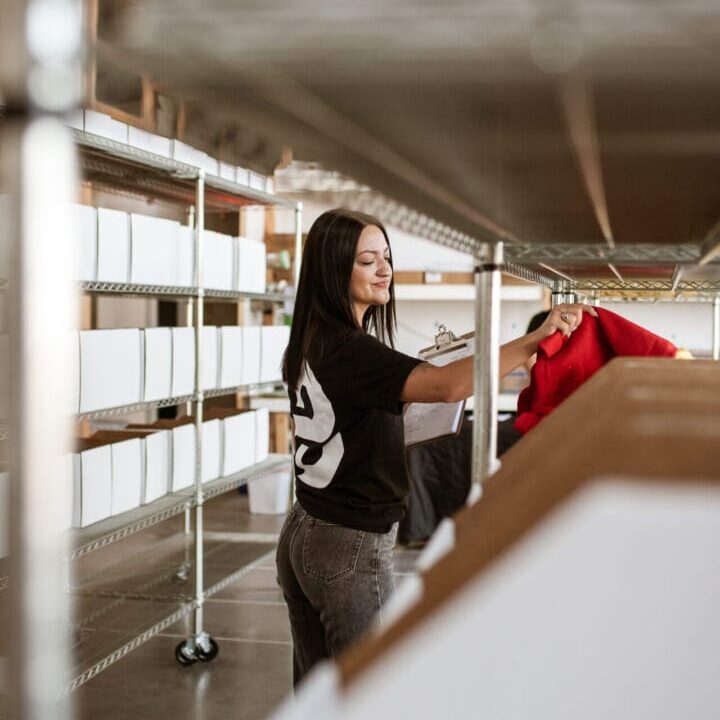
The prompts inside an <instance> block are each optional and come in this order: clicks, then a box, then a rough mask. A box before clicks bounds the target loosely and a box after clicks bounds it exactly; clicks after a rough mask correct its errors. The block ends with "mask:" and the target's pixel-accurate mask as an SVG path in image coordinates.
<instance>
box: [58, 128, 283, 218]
mask: <svg viewBox="0 0 720 720" xmlns="http://www.w3.org/2000/svg"><path fill="white" fill-rule="evenodd" d="M72 132H73V137H74V139H75V142H76V143H77V144H78V146H79V147H80V148H81V149H82V150H84V151H86V152H85V153H84V154H83V157H82V158H81V160H82V164H83V168H84V169H85V171H86V172H90V173H97V174H100V175H104V176H109V177H110V178H111V179H114V180H115V181H117V182H121V183H125V184H130V185H133V186H135V187H137V188H138V189H140V190H148V191H153V192H158V193H160V194H163V195H167V196H173V195H177V199H186V200H187V201H189V202H192V196H187V197H185V192H184V191H186V190H187V185H188V182H194V181H195V180H197V178H198V177H199V170H200V169H199V168H198V167H196V166H194V165H188V164H186V163H183V162H179V161H177V160H173V159H171V158H167V157H163V156H162V155H156V154H155V153H151V152H148V151H147V150H142V149H140V148H136V147H133V146H132V145H127V144H125V143H120V142H117V141H115V140H110V139H108V138H104V137H101V136H99V135H94V134H92V133H88V132H85V131H83V130H77V129H73V131H72ZM123 165H124V166H125V167H122V166H123ZM128 166H129V168H128ZM137 170H140V171H145V172H147V171H149V170H151V171H153V173H154V174H155V175H158V174H159V175H161V176H162V175H164V176H165V177H166V179H165V180H163V179H161V178H158V177H152V176H148V175H147V174H146V175H142V174H141V173H138V172H137ZM168 180H173V181H175V184H174V185H173V184H172V183H170V184H168ZM205 186H206V190H207V191H209V192H208V195H209V196H210V197H208V198H207V200H208V201H209V202H210V204H215V205H223V204H225V205H233V204H237V203H236V202H234V201H236V200H237V199H242V200H244V201H246V202H247V201H250V202H251V203H255V204H259V205H278V206H284V207H291V208H295V207H296V203H295V201H293V200H288V199H286V198H283V197H279V196H277V195H272V194H270V193H266V192H264V191H262V190H256V189H255V188H252V187H250V186H249V185H242V184H240V183H235V182H231V181H229V180H225V179H223V178H220V177H217V176H216V175H206V176H205ZM178 190H180V191H181V192H180V194H178Z"/></svg>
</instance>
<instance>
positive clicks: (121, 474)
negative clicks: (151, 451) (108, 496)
mask: <svg viewBox="0 0 720 720" xmlns="http://www.w3.org/2000/svg"><path fill="white" fill-rule="evenodd" d="M144 443H145V441H144V440H143V439H142V438H131V439H129V440H123V441H121V442H114V443H112V444H111V445H110V451H111V454H112V514H113V515H119V514H120V513H123V512H127V511H128V510H133V509H134V508H136V507H139V506H140V502H141V495H142V487H143V479H144V478H143V473H144V470H145V461H144V454H145V447H144Z"/></svg>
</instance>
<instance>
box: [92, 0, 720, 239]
mask: <svg viewBox="0 0 720 720" xmlns="http://www.w3.org/2000/svg"><path fill="white" fill-rule="evenodd" d="M101 4H103V0H101ZM105 4H107V3H105ZM114 5H115V6H117V3H114ZM128 5H129V7H130V10H129V11H128V12H127V13H126V14H124V15H123V16H121V17H119V18H118V17H116V20H118V19H119V22H115V24H114V25H113V29H112V31H108V33H107V35H108V37H107V38H106V40H107V41H108V42H109V43H110V44H112V45H113V46H114V47H115V48H117V49H119V51H120V52H121V53H123V54H124V55H125V56H126V57H128V58H132V62H133V64H134V65H135V66H136V67H142V68H143V69H146V70H148V71H149V72H151V73H152V74H153V75H154V76H155V77H156V78H157V80H158V81H159V82H160V83H162V84H164V85H165V86H167V87H169V88H171V89H174V90H176V91H177V92H181V93H186V94H188V95H191V96H193V97H197V98H198V99H200V100H202V102H203V103H205V104H207V106H208V107H210V108H212V109H213V112H217V113H218V114H225V115H228V116H231V117H232V118H233V119H235V120H236V121H237V122H238V123H239V124H242V125H246V126H248V127H251V128H253V130H254V131H259V132H262V133H266V134H267V135H268V136H269V137H273V138H283V140H284V142H286V143H287V144H288V145H291V146H292V147H293V151H294V155H295V157H296V158H299V159H301V160H314V161H321V162H323V163H325V164H326V165H327V166H329V167H332V168H335V169H337V170H339V171H341V172H343V173H345V174H347V175H350V176H352V177H354V178H356V179H357V180H359V181H361V182H363V183H367V184H368V185H371V186H372V187H374V188H376V189H377V190H379V191H381V192H383V193H385V194H386V195H388V196H389V197H392V198H394V199H396V200H398V201H399V202H402V203H405V204H406V205H408V206H409V207H411V208H414V209H417V210H419V211H421V212H423V213H425V214H426V215H428V216H430V217H433V218H436V219H437V220H439V221H442V222H444V223H447V224H448V225H450V226H451V227H454V228H456V229H458V230H460V231H461V232H464V233H467V234H469V235H471V236H472V237H475V238H480V239H505V240H507V241H509V242H522V243H556V242H563V243H598V244H602V245H605V246H607V247H612V246H614V245H616V246H620V245H622V244H630V243H660V244H671V243H697V244H700V243H703V242H707V243H711V242H712V241H713V238H714V233H717V232H718V230H720V225H719V224H718V223H719V221H720V192H719V190H718V188H720V3H718V2H717V0H683V1H682V2H677V0H674V1H672V2H667V1H665V0H634V1H623V0H606V1H602V0H587V1H586V2H574V1H572V0H566V1H561V2H552V1H551V0H490V1H487V2H462V1H460V0H449V1H447V2H438V1H437V0H427V1H425V0H382V2H381V1H380V0H364V1H363V2H358V1H357V0H352V2H350V1H348V0H340V1H339V2H337V1H336V2H322V1H320V0H285V1H281V0H244V1H243V0H204V2H199V1H197V0H152V1H150V0H133V2H131V3H128ZM278 159H279V157H278Z"/></svg>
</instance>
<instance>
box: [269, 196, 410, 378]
mask: <svg viewBox="0 0 720 720" xmlns="http://www.w3.org/2000/svg"><path fill="white" fill-rule="evenodd" d="M368 225H375V226H376V227H377V228H379V229H380V231H381V232H382V234H383V235H384V236H385V240H386V241H387V244H388V249H389V248H390V240H389V239H388V235H387V232H386V230H385V228H384V227H383V225H382V223H381V222H379V221H378V220H377V219H376V218H374V217H372V216H370V215H365V214H363V213H358V212H353V211H352V210H346V209H345V208H339V209H337V210H328V211H327V212H324V213H323V214H322V215H320V217H319V218H318V219H317V220H315V222H314V223H313V224H312V227H311V228H310V232H309V233H308V236H307V239H306V241H305V248H304V250H303V255H302V267H301V269H300V280H299V283H298V287H297V292H296V296H295V310H294V312H293V320H292V328H291V329H290V342H289V343H288V347H287V350H286V352H285V357H284V358H283V380H285V382H286V383H287V385H288V387H289V388H290V389H292V390H295V389H296V388H297V385H298V382H299V381H300V376H301V374H302V372H303V365H304V363H305V362H306V361H309V362H310V364H311V365H312V364H314V363H317V362H321V361H322V358H323V357H324V356H325V353H326V352H327V350H328V348H329V347H330V346H331V345H332V344H335V343H337V338H338V336H341V337H342V336H343V335H346V336H348V337H349V336H350V335H351V334H352V333H353V332H359V331H361V330H362V331H364V332H372V333H373V334H374V335H375V336H376V337H377V338H378V339H379V340H380V341H381V342H384V343H386V344H388V345H390V346H391V347H393V346H394V342H395V322H396V321H395V288H394V281H391V282H390V287H389V292H390V300H389V302H388V303H387V304H386V305H371V306H370V307H369V308H368V309H367V311H366V312H365V315H364V317H363V321H362V328H360V327H358V324H357V321H356V319H355V313H354V312H353V305H352V299H351V297H350V277H351V275H352V271H353V266H354V264H355V253H356V251H357V244H358V239H359V237H360V233H362V231H363V230H364V229H365V228H366V227H367V226H368ZM390 263H391V265H392V254H391V256H390Z"/></svg>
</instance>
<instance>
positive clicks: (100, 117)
mask: <svg viewBox="0 0 720 720" xmlns="http://www.w3.org/2000/svg"><path fill="white" fill-rule="evenodd" d="M66 122H67V124H68V125H69V126H70V127H73V128H77V129H78V130H84V131H85V132H88V133H91V134H93V135H99V136H100V137H104V138H107V139H108V140H114V141H115V142H119V143H123V144H125V145H130V146H131V147H134V148H138V149H139V150H144V151H146V152H150V153H153V154H155V155H160V156H161V157H166V158H172V159H173V160H177V161H178V162H182V163H185V164H186V165H192V166H194V167H199V168H203V169H204V170H205V173H206V174H207V175H214V176H216V177H221V178H222V179H223V180H228V181H230V182H236V183H238V184H240V185H246V186H249V187H251V188H254V189H256V190H264V191H267V192H272V180H271V178H267V177H265V176H264V175H261V174H260V173H256V172H252V171H251V170H248V169H246V168H244V167H236V166H235V165H231V164H229V163H227V162H222V161H219V160H217V159H216V158H214V157H212V156H210V155H208V153H206V152H203V151H202V150H199V149H198V148H195V147H193V146H192V145H188V144H187V143H184V142H181V141H180V140H171V139H170V138H166V137H163V136H162V135H156V134H155V133H151V132H147V131H146V130H141V129H139V128H136V127H133V126H132V125H127V124H126V123H124V122H120V121H118V120H115V119H114V118H112V117H110V115H107V114H105V113H101V112H97V111H96V110H77V111H75V112H73V113H71V114H70V115H69V116H68V117H67V119H66Z"/></svg>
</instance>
